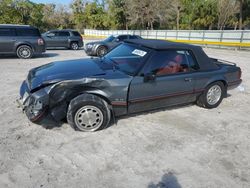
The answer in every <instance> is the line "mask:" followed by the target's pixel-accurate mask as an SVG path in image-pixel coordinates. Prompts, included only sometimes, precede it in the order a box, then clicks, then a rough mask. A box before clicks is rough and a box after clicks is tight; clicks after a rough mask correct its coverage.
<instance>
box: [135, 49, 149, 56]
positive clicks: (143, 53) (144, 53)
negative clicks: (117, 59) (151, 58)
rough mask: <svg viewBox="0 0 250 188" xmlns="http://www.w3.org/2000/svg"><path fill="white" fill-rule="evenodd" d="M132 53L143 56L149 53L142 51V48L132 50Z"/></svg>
mask: <svg viewBox="0 0 250 188" xmlns="http://www.w3.org/2000/svg"><path fill="white" fill-rule="evenodd" d="M132 54H134V55H138V56H141V57H143V56H145V55H146V54H147V52H145V51H142V50H138V49H135V50H134V51H133V52H132Z"/></svg>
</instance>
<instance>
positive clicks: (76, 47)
mask: <svg viewBox="0 0 250 188" xmlns="http://www.w3.org/2000/svg"><path fill="white" fill-rule="evenodd" d="M70 49H71V50H78V49H79V45H78V43H77V42H72V43H71V44H70Z"/></svg>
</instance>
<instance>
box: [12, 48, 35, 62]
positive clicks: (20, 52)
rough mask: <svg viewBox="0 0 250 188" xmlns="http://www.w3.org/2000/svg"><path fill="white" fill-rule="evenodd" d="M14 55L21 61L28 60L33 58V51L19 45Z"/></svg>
mask: <svg viewBox="0 0 250 188" xmlns="http://www.w3.org/2000/svg"><path fill="white" fill-rule="evenodd" d="M16 54H17V56H18V57H19V58H21V59H29V58H31V57H32V56H33V50H32V48H31V47H29V46H27V45H21V46H19V47H18V48H17V50H16Z"/></svg>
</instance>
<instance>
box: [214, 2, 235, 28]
mask: <svg viewBox="0 0 250 188" xmlns="http://www.w3.org/2000/svg"><path fill="white" fill-rule="evenodd" d="M237 6H238V4H237V0H218V5H217V8H218V24H217V29H220V30H222V29H224V27H225V26H226V24H227V23H228V21H229V19H230V18H231V19H233V17H235V14H236V13H237V11H238V7H237Z"/></svg>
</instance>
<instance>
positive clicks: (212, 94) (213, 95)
mask: <svg viewBox="0 0 250 188" xmlns="http://www.w3.org/2000/svg"><path fill="white" fill-rule="evenodd" d="M225 93H226V88H225V86H224V84H223V83H222V82H214V83H212V84H210V85H209V86H208V87H207V88H206V89H205V91H204V92H203V94H202V95H200V96H199V98H198V100H197V104H198V105H199V106H202V107H204V108H216V107H217V106H219V104H220V103H221V101H222V99H223V97H224V96H225Z"/></svg>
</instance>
